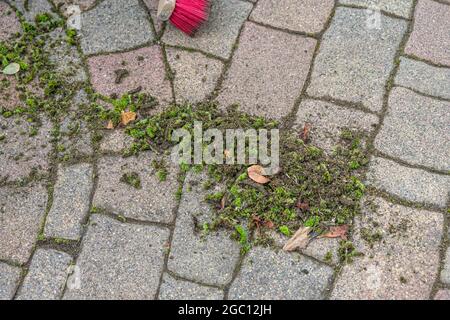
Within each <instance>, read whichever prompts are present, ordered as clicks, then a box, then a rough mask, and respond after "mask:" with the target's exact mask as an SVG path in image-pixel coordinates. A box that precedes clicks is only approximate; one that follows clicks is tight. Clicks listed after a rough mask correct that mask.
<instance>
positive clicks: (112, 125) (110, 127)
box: [106, 120, 114, 130]
mask: <svg viewBox="0 0 450 320" xmlns="http://www.w3.org/2000/svg"><path fill="white" fill-rule="evenodd" d="M106 129H108V130H112V129H114V123H113V122H112V121H111V120H109V121H108V124H107V125H106Z"/></svg>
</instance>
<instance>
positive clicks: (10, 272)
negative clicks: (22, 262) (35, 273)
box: [0, 262, 22, 300]
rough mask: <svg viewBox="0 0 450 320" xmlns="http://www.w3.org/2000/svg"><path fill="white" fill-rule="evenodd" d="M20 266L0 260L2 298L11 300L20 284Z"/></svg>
mask: <svg viewBox="0 0 450 320" xmlns="http://www.w3.org/2000/svg"><path fill="white" fill-rule="evenodd" d="M21 272H22V271H21V270H20V268H17V267H11V266H10V265H7V264H6V263H1V262H0V300H11V299H12V298H13V297H14V293H15V292H16V288H17V285H18V284H19V280H20V274H21Z"/></svg>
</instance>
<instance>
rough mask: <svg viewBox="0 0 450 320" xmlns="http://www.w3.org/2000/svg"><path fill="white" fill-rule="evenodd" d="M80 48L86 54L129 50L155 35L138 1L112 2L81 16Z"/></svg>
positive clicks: (115, 0)
mask: <svg viewBox="0 0 450 320" xmlns="http://www.w3.org/2000/svg"><path fill="white" fill-rule="evenodd" d="M81 21H82V24H81V48H82V49H83V52H84V53H85V54H88V55H89V54H98V53H104V52H113V51H118V50H129V49H132V48H135V47H137V46H140V45H143V44H146V43H149V42H150V41H152V40H153V38H154V36H153V33H152V29H151V24H150V20H149V19H148V17H147V14H146V11H145V9H144V8H143V7H142V6H141V4H140V3H139V1H138V0H109V1H103V2H101V3H99V4H98V5H97V6H96V7H94V8H93V9H92V10H89V11H86V12H83V13H82V15H81Z"/></svg>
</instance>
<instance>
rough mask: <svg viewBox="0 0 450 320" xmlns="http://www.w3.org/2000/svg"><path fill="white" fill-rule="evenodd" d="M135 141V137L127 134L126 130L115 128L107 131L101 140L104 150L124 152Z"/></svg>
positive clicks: (101, 146)
mask: <svg viewBox="0 0 450 320" xmlns="http://www.w3.org/2000/svg"><path fill="white" fill-rule="evenodd" d="M132 143H133V138H132V137H131V136H129V135H128V134H126V133H125V132H124V130H120V129H115V130H110V131H106V132H105V133H104V135H103V138H102V141H101V142H100V150H101V151H102V152H122V151H124V150H125V149H127V148H129V147H130V146H131V144H132Z"/></svg>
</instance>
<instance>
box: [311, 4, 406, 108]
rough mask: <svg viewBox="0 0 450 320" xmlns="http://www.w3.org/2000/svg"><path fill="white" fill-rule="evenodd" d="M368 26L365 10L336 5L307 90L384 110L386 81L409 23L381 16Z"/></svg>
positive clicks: (321, 95)
mask: <svg viewBox="0 0 450 320" xmlns="http://www.w3.org/2000/svg"><path fill="white" fill-rule="evenodd" d="M381 22H382V24H383V26H384V27H383V28H380V29H376V28H369V27H368V26H367V17H366V14H365V12H364V10H360V9H350V8H337V10H336V13H335V16H334V18H333V21H332V22H331V25H330V28H329V29H328V30H327V31H326V32H325V34H324V36H323V38H322V43H321V46H320V50H319V54H318V56H317V57H316V59H315V62H314V69H313V73H312V76H311V84H310V86H309V87H308V90H307V93H308V94H309V95H311V96H315V97H331V98H334V99H337V100H344V101H349V102H353V103H358V104H361V105H363V106H364V107H366V108H368V109H370V110H372V111H377V112H378V111H381V109H382V106H383V96H384V91H385V84H386V81H387V79H388V77H389V74H390V72H391V71H392V69H393V67H394V66H393V60H394V56H395V53H396V51H397V49H398V46H399V45H400V41H401V40H402V37H403V34H404V33H405V31H406V22H405V21H402V20H397V19H392V18H390V17H386V16H382V17H381Z"/></svg>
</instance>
